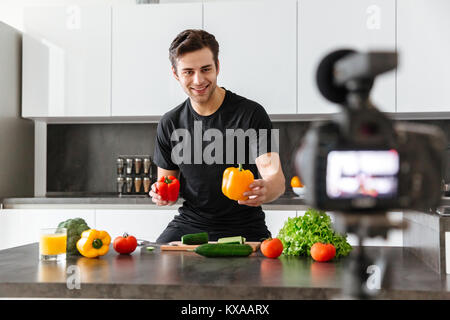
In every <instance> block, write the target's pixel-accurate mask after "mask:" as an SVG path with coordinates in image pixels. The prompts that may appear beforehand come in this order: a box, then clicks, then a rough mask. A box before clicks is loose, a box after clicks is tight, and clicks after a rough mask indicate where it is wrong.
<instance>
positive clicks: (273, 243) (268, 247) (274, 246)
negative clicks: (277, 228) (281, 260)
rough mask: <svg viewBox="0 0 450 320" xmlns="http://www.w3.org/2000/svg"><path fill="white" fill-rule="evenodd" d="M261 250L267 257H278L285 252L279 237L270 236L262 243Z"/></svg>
mask: <svg viewBox="0 0 450 320" xmlns="http://www.w3.org/2000/svg"><path fill="white" fill-rule="evenodd" d="M261 252H262V254H263V255H264V256H266V257H267V258H278V257H279V256H280V255H281V253H282V252H283V243H282V242H281V240H280V239H278V238H273V239H272V238H269V239H266V240H264V241H263V242H262V243H261Z"/></svg>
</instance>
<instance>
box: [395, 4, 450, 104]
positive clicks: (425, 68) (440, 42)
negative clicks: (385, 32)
mask: <svg viewBox="0 0 450 320" xmlns="http://www.w3.org/2000/svg"><path fill="white" fill-rule="evenodd" d="M449 12H450V2H449V1H448V0H427V1H425V0H398V1H397V46H398V52H399V65H398V73H397V111H399V112H442V111H446V112H449V111H450V90H449V88H450V60H449V57H450V40H449V39H450V38H449V35H450V19H449V17H448V15H449Z"/></svg>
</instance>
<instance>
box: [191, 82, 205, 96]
mask: <svg viewBox="0 0 450 320" xmlns="http://www.w3.org/2000/svg"><path fill="white" fill-rule="evenodd" d="M208 87H209V84H208V85H206V86H203V87H198V88H193V87H191V90H193V91H194V92H195V93H198V94H203V93H205V92H206V89H208Z"/></svg>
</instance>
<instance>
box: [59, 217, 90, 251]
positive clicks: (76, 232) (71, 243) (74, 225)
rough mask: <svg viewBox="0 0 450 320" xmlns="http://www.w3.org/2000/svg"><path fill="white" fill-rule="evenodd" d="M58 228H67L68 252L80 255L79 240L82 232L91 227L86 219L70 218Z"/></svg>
mask: <svg viewBox="0 0 450 320" xmlns="http://www.w3.org/2000/svg"><path fill="white" fill-rule="evenodd" d="M58 228H66V229H67V254H68V255H80V253H79V252H78V249H77V242H78V240H80V238H81V233H83V231H85V230H89V229H90V228H89V226H88V225H87V223H86V221H84V219H82V218H75V219H68V220H66V221H63V222H61V223H60V224H58Z"/></svg>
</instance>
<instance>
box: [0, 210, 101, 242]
mask: <svg viewBox="0 0 450 320" xmlns="http://www.w3.org/2000/svg"><path fill="white" fill-rule="evenodd" d="M73 218H83V219H84V220H85V221H86V223H87V224H88V226H89V227H91V228H95V210H84V209H63V210H62V209H3V210H0V239H1V241H0V250H1V249H6V248H11V247H16V246H21V245H25V244H29V243H33V242H38V241H39V234H40V229H41V228H56V227H57V226H58V224H59V223H60V222H62V221H65V220H67V219H73Z"/></svg>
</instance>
